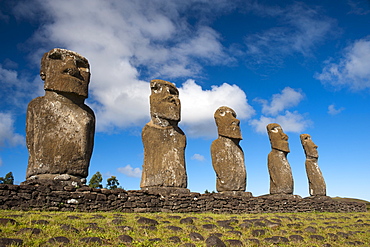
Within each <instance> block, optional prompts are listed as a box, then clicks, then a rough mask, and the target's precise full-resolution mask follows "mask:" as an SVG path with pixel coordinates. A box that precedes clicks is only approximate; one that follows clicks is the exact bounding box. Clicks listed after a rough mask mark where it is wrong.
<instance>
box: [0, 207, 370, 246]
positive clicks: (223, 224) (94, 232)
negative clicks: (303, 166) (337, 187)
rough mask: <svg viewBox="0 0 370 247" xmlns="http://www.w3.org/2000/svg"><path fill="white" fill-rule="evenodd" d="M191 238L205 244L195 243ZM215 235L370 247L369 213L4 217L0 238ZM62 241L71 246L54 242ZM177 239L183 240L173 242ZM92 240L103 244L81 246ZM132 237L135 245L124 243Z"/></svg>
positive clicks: (72, 240) (42, 240)
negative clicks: (129, 241) (10, 220)
mask: <svg viewBox="0 0 370 247" xmlns="http://www.w3.org/2000/svg"><path fill="white" fill-rule="evenodd" d="M142 217H144V218H149V219H152V220H154V221H150V220H145V219H140V218H142ZM2 219H13V220H14V221H12V222H8V223H6V221H7V220H2ZM207 228H210V229H207ZM24 229H26V230H24ZM35 229H39V230H41V231H40V233H37V231H38V230H35ZM191 233H192V235H195V234H194V233H198V234H200V235H201V237H203V238H204V239H203V240H196V238H195V237H194V236H192V237H191V236H190V234H191ZM122 235H127V236H129V237H127V236H126V237H123V236H122ZM212 235H216V236H217V237H218V238H219V239H220V240H221V241H223V243H225V244H226V246H352V245H360V246H370V212H366V213H284V214H282V213H281V214H240V215H230V214H211V213H202V214H175V213H151V214H149V213H147V214H144V213H142V214H139V213H119V212H99V213H79V212H36V211H29V212H24V211H8V210H2V211H0V238H11V239H21V240H22V241H23V246H79V247H82V246H207V245H206V242H207V241H206V240H207V238H208V237H210V236H212ZM292 235H295V237H291V236H292ZM297 235H298V236H300V237H297ZM312 235H316V237H312ZM61 236H62V237H65V238H63V240H64V241H66V242H67V240H68V241H69V243H65V244H63V243H61V242H60V243H59V242H53V241H52V240H50V239H52V238H55V237H61ZM174 236H176V237H178V238H171V237H174ZM273 236H279V237H275V238H272V237H273ZM317 236H321V237H317ZM88 237H95V238H92V239H90V240H97V241H101V242H100V243H99V242H96V243H93V242H89V243H85V242H83V241H82V239H84V238H88ZM130 237H131V238H132V242H131V243H128V242H123V241H124V240H125V239H126V240H127V239H128V240H130ZM201 237H199V236H198V238H201ZM170 238H171V239H170ZM284 238H285V239H284ZM66 239H67V240H66ZM251 239H254V240H251ZM273 239H275V240H273ZM294 239H298V240H299V239H303V240H301V241H294ZM54 240H55V239H54ZM59 240H60V241H62V238H60V239H59ZM154 240H157V241H154ZM175 240H177V241H180V242H178V243H175V242H173V241H175ZM230 240H234V241H230ZM286 240H288V241H289V242H284V241H286ZM1 241H6V240H1ZM1 241H0V246H2V245H1ZM48 241H49V242H48ZM274 242H275V243H274ZM186 243H188V244H187V245H185V244H186ZM189 243H190V244H193V245H190V244H189ZM257 243H259V244H257ZM232 244H234V245H232ZM237 244H239V245H237ZM10 246H16V245H10Z"/></svg>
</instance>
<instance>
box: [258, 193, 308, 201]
mask: <svg viewBox="0 0 370 247" xmlns="http://www.w3.org/2000/svg"><path fill="white" fill-rule="evenodd" d="M259 197H260V198H271V199H276V200H281V199H302V197H301V196H299V195H293V194H272V195H271V194H270V195H263V196H259Z"/></svg>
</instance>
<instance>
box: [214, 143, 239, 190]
mask: <svg viewBox="0 0 370 247" xmlns="http://www.w3.org/2000/svg"><path fill="white" fill-rule="evenodd" d="M211 156H212V165H213V168H214V170H215V172H216V189H217V191H218V192H223V191H245V189H246V170H245V164H244V153H243V150H242V149H241V147H240V146H239V145H238V144H236V143H235V142H234V141H232V139H230V138H226V137H219V138H218V139H216V140H215V141H213V143H212V145H211Z"/></svg>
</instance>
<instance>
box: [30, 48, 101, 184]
mask: <svg viewBox="0 0 370 247" xmlns="http://www.w3.org/2000/svg"><path fill="white" fill-rule="evenodd" d="M40 76H41V79H42V80H43V81H44V89H45V96H42V97H38V98H35V99H33V100H32V101H31V102H30V103H29V104H28V109H27V119H26V142H27V148H28V151H29V159H28V168H27V173H26V181H25V182H24V183H26V184H27V183H28V184H42V183H44V182H47V181H53V180H54V181H59V182H61V183H62V184H66V185H83V184H85V182H86V177H87V176H88V168H89V163H90V158H91V154H92V150H93V145H94V132H95V116H94V112H93V111H92V110H91V109H90V108H89V107H88V106H87V105H85V104H84V101H85V99H86V98H87V97H88V85H89V81H90V66H89V62H88V61H87V59H86V58H85V57H83V56H81V55H80V54H78V53H76V52H73V51H69V50H65V49H60V48H55V49H52V50H51V51H49V52H47V53H45V54H44V56H43V57H42V59H41V70H40Z"/></svg>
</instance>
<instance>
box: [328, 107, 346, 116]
mask: <svg viewBox="0 0 370 247" xmlns="http://www.w3.org/2000/svg"><path fill="white" fill-rule="evenodd" d="M344 110H345V108H344V107H340V108H338V109H337V108H335V105H334V104H332V105H329V107H328V113H329V114H330V115H337V114H339V113H341V112H342V111H344Z"/></svg>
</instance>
